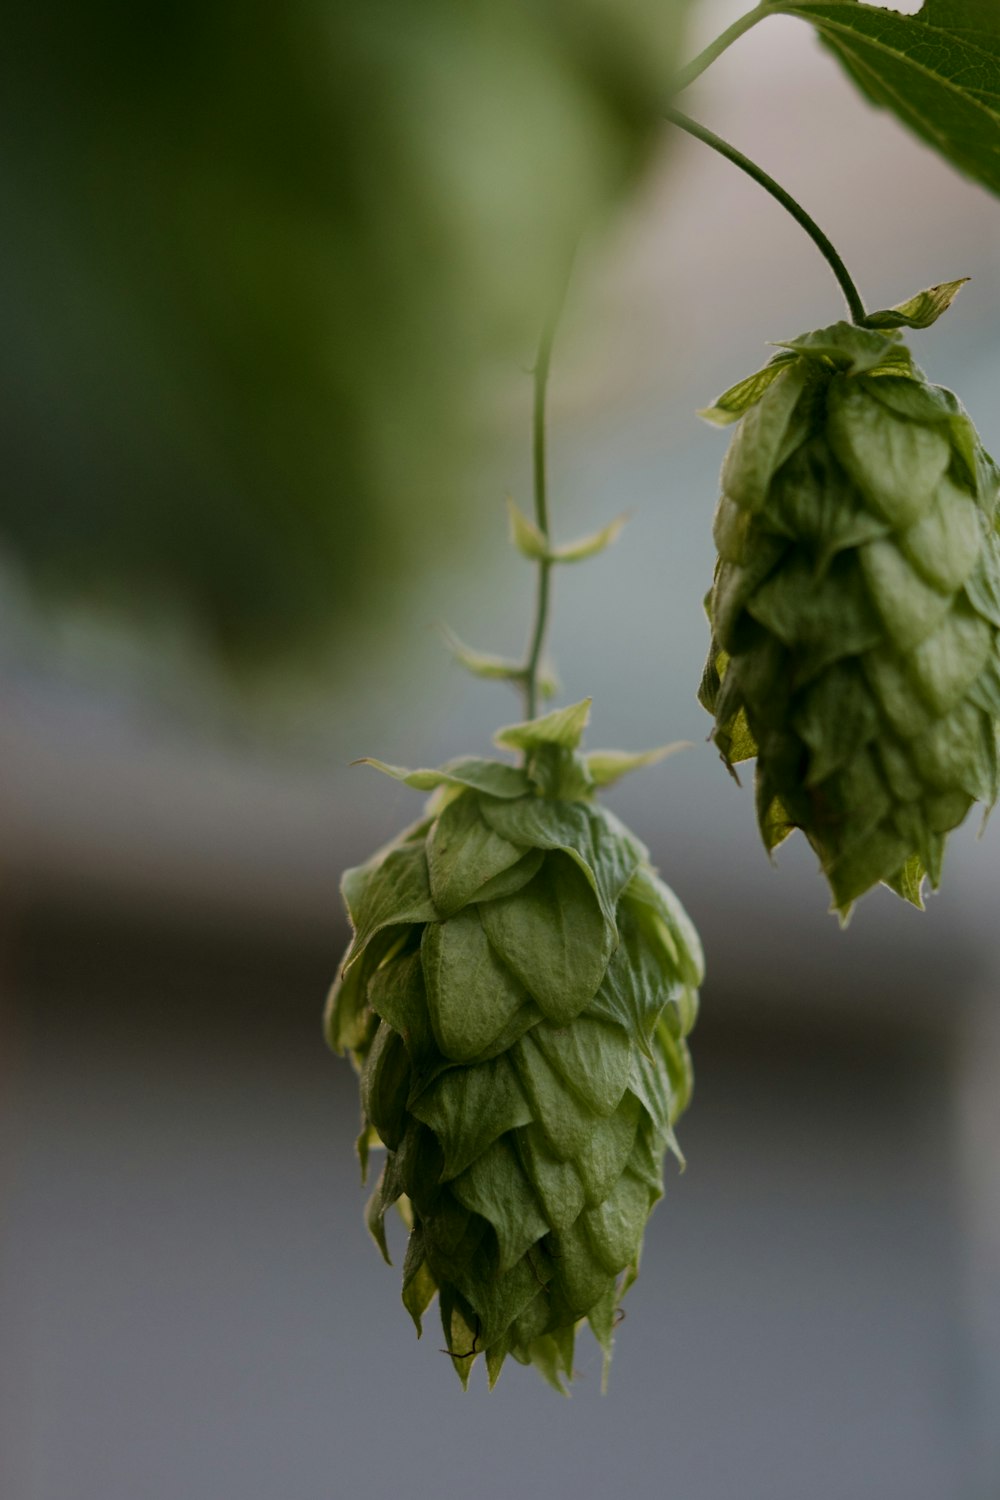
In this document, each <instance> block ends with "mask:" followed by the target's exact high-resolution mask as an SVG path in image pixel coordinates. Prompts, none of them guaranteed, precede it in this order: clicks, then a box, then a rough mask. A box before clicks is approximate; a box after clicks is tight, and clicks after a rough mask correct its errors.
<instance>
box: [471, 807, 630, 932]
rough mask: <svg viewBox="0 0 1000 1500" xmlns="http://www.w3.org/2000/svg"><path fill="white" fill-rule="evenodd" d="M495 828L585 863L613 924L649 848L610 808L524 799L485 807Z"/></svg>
mask: <svg viewBox="0 0 1000 1500" xmlns="http://www.w3.org/2000/svg"><path fill="white" fill-rule="evenodd" d="M483 816H484V818H485V819H486V821H487V822H488V823H489V825H490V827H491V828H495V829H496V831H497V832H498V833H500V834H502V835H503V837H504V838H508V839H510V840H511V842H512V843H525V844H530V845H533V846H534V847H536V848H541V849H553V850H556V849H561V850H562V851H563V853H565V854H568V855H569V856H570V858H571V859H573V860H575V861H576V863H577V864H578V865H579V866H580V869H581V870H582V872H583V874H584V876H585V877H586V879H587V880H588V882H589V883H590V885H591V886H592V888H593V890H594V892H595V893H596V895H597V897H598V900H599V901H600V903H601V909H602V910H603V912H604V916H605V920H606V921H607V922H608V923H609V925H610V926H611V927H612V928H614V924H615V910H616V907H617V905H618V897H619V895H620V894H621V892H622V890H623V889H624V887H625V885H626V884H627V883H628V881H629V879H630V878H631V875H632V872H633V871H634V870H635V869H637V867H638V866H639V864H640V862H641V861H642V860H643V859H644V858H645V857H646V854H647V851H646V849H645V848H644V846H643V845H642V844H641V843H640V842H639V840H638V839H637V838H635V836H634V835H633V834H631V833H630V832H629V830H628V829H627V828H626V827H625V826H624V824H623V823H621V822H620V821H619V820H618V819H617V818H616V817H615V816H614V814H613V813H610V812H608V810H607V809H606V808H602V807H594V806H592V805H589V804H585V803H582V802H557V801H550V800H549V799H547V798H542V797H525V798H522V799H521V800H520V801H518V802H509V803H497V802H495V803H488V804H484V805H483Z"/></svg>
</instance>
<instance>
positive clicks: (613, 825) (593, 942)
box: [326, 702, 702, 1390]
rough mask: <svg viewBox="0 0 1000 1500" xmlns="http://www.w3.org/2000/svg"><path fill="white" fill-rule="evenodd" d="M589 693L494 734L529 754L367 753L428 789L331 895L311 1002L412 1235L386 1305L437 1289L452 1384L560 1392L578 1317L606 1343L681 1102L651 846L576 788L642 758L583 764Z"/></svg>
mask: <svg viewBox="0 0 1000 1500" xmlns="http://www.w3.org/2000/svg"><path fill="white" fill-rule="evenodd" d="M588 707H589V703H588V702H584V703H582V704H577V705H574V706H573V707H571V708H568V709H561V710H557V711H556V712H555V713H551V714H548V715H546V716H545V717H544V718H540V719H534V720H531V721H529V722H527V723H524V724H518V725H514V726H512V727H511V728H510V729H508V730H504V731H501V733H500V734H499V735H498V736H497V743H498V744H501V745H503V746H504V747H506V748H510V749H519V750H521V751H523V752H524V757H525V761H526V765H525V767H524V768H523V769H521V768H518V767H515V766H513V765H510V764H506V763H502V762H500V761H496V760H473V759H464V760H458V761H453V762H451V763H449V764H448V765H447V766H445V767H443V768H442V769H441V770H438V771H414V772H406V771H402V770H400V769H399V768H396V767H391V766H390V767H387V766H383V765H381V764H380V763H378V762H375V763H374V764H376V765H378V766H379V769H381V770H384V771H387V772H388V773H389V774H390V775H394V776H396V777H397V778H398V779H400V780H405V781H406V782H408V783H409V784H410V785H412V786H415V787H417V788H419V789H423V790H432V789H435V788H436V789H437V790H436V791H435V795H434V796H433V797H432V798H431V802H430V804H429V807H428V812H427V816H426V817H425V818H424V819H423V820H422V821H421V822H419V823H417V824H416V825H415V826H414V827H412V828H411V829H409V830H408V831H406V832H405V833H403V834H402V835H401V836H400V837H399V838H398V839H396V840H395V841H394V842H393V843H391V844H390V845H388V846H387V847H386V848H385V849H383V850H381V851H380V852H379V853H378V854H376V855H375V857H374V858H373V859H372V860H370V861H369V862H368V863H367V864H365V865H362V866H360V867H359V868H357V869H353V870H348V871H347V873H346V874H345V876H344V880H343V893H344V897H345V900H346V903H347V907H348V911H349V913H350V917H351V921H352V924H353V927H354V938H353V941H352V943H351V945H350V947H349V949H348V951H347V954H346V956H345V958H344V961H343V965H342V968H341V971H340V975H339V977H338V979H337V981H336V982H335V984H334V986H333V989H332V991H331V994H330V999H329V1002H328V1006H327V1015H326V1028H327V1037H328V1040H329V1042H330V1045H331V1046H332V1047H333V1048H334V1050H335V1051H337V1052H339V1053H345V1052H348V1053H350V1055H351V1057H352V1059H353V1061H354V1063H355V1065H356V1067H357V1069H358V1071H359V1072H360V1075H361V1104H362V1132H361V1136H360V1139H359V1143H358V1145H359V1154H360V1156H361V1160H362V1169H363V1170H365V1169H366V1167H367V1159H368V1153H369V1150H370V1149H371V1148H372V1147H373V1146H379V1145H381V1146H384V1147H385V1149H386V1156H385V1165H384V1167H383V1170H382V1173H381V1176H380V1178H379V1180H378V1185H377V1186H376V1188H375V1191H374V1194H373V1196H372V1198H371V1200H370V1202H369V1205H368V1210H367V1222H368V1226H369V1228H370V1230H371V1232H372V1234H373V1235H374V1237H375V1239H376V1241H377V1242H378V1244H379V1246H380V1247H381V1249H382V1253H383V1254H384V1255H385V1257H386V1259H387V1260H388V1258H389V1257H388V1250H387V1246H386V1233H385V1226H384V1218H385V1214H386V1211H387V1210H388V1209H389V1208H390V1207H391V1206H392V1205H393V1204H398V1205H399V1206H400V1208H401V1209H402V1212H403V1217H404V1219H405V1220H406V1222H407V1223H408V1225H409V1228H410V1236H409V1242H408V1246H407V1251H406V1259H405V1264H404V1267H403V1302H404V1304H405V1305H406V1307H407V1309H408V1310H409V1312H410V1314H411V1316H412V1317H413V1319H414V1322H415V1323H416V1326H417V1331H418V1333H419V1332H420V1327H421V1317H422V1315H423V1313H424V1312H425V1311H426V1309H427V1307H428V1305H429V1303H430V1302H431V1300H432V1298H433V1297H434V1295H435V1293H436V1294H437V1296H438V1299H439V1303H440V1312H441V1319H442V1323H443V1326H444V1337H445V1342H446V1344H447V1351H448V1352H449V1353H450V1355H451V1357H452V1360H453V1362H454V1365H455V1368H456V1370H457V1372H458V1374H459V1375H460V1377H461V1380H462V1383H463V1385H464V1384H466V1383H467V1381H468V1377H469V1370H470V1367H471V1366H472V1364H473V1362H474V1360H475V1358H476V1356H477V1355H478V1354H480V1353H482V1354H483V1355H484V1356H485V1359H486V1365H487V1369H488V1374H489V1381H490V1385H491V1386H492V1385H493V1383H494V1382H495V1381H496V1379H497V1376H498V1375H499V1373H500V1369H501V1366H502V1365H503V1362H504V1360H505V1358H506V1357H507V1355H508V1354H510V1355H513V1356H514V1358H515V1359H517V1360H519V1361H520V1362H521V1363H522V1364H534V1365H536V1366H537V1367H538V1369H539V1370H540V1371H541V1373H542V1374H543V1375H544V1376H545V1378H546V1379H547V1380H548V1381H549V1382H550V1383H551V1384H552V1385H554V1386H555V1387H556V1388H557V1389H558V1390H563V1389H564V1386H563V1380H564V1379H569V1378H571V1376H572V1372H573V1348H574V1337H575V1333H576V1329H577V1325H578V1324H579V1323H580V1321H581V1320H582V1319H586V1320H587V1321H588V1322H589V1324H590V1327H591V1329H592V1330H593V1332H594V1334H595V1335H596V1337H597V1339H598V1341H599V1343H600V1344H601V1346H602V1348H603V1350H604V1352H605V1356H606V1358H607V1357H610V1352H611V1342H612V1331H613V1328H614V1325H615V1323H616V1321H617V1315H618V1305H619V1301H620V1298H621V1296H622V1293H623V1291H624V1290H625V1289H626V1287H627V1286H628V1285H630V1284H631V1282H632V1280H633V1279H634V1278H635V1275H636V1273H637V1270H638V1265H639V1252H640V1247H641V1244H642V1237H643V1231H644V1229H645V1226H646V1221H647V1219H648V1217H649V1214H650V1211H651V1210H652V1208H653V1205H654V1204H655V1203H656V1201H657V1199H658V1198H660V1196H661V1195H662V1192H663V1160H664V1154H665V1151H666V1150H667V1149H668V1148H669V1149H672V1150H674V1151H675V1152H676V1151H677V1146H676V1142H675V1139H674V1134H673V1125H674V1122H675V1120H676V1119H677V1117H678V1115H679V1114H680V1112H681V1110H682V1109H683V1108H684V1107H685V1105H686V1104H687V1102H688V1099H689V1098H690V1094H691V1085H692V1076H691V1066H690V1060H689V1057H688V1051H687V1047H686V1044H685V1041H684V1038H685V1036H686V1035H687V1033H688V1031H689V1030H690V1028H691V1026H692V1025H693V1023H694V1019H695V1014H696V1009H697V986H698V984H699V983H700V980H701V977H702V955H701V947H700V944H699V941H698V936H697V933H696V932H695V931H694V928H693V927H692V925H691V922H690V920H689V919H688V917H687V916H686V914H685V913H684V911H683V909H682V908H681V906H680V904H679V902H678V901H677V899H676V897H675V896H674V895H673V894H672V892H671V891H670V890H668V888H667V887H666V886H665V885H664V884H663V883H662V881H660V880H659V879H658V878H657V876H656V874H655V872H654V870H653V868H652V866H651V865H650V863H649V856H648V853H647V851H646V850H645V848H644V847H643V845H642V844H640V843H639V841H638V840H637V839H636V838H634V837H633V835H632V834H631V833H630V832H629V831H628V829H627V828H625V827H624V825H623V824H622V823H621V822H619V820H618V819H617V818H616V817H615V816H614V815H613V814H611V813H609V812H607V811H606V810H605V809H604V808H602V807H599V806H598V805H597V804H596V803H595V802H594V800H593V794H594V791H595V788H596V787H597V786H598V785H603V784H607V783H608V782H610V781H611V780H614V779H616V778H617V777H618V776H619V775H621V774H622V773H623V772H624V771H627V770H629V769H632V768H634V767H635V766H638V765H640V764H644V763H647V762H648V761H649V760H650V759H651V758H653V757H652V756H651V755H648V754H647V755H645V756H642V755H637V756H634V757H630V756H627V755H624V754H622V753H621V752H616V751H610V752H594V753H593V754H591V755H589V756H586V755H583V754H581V753H580V752H579V750H578V745H579V741H580V737H581V734H582V731H583V727H584V724H585V722H586V718H587V711H588Z"/></svg>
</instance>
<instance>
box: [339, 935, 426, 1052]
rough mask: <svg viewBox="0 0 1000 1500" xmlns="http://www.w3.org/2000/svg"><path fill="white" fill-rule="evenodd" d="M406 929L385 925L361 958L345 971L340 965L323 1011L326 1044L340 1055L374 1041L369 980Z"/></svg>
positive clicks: (355, 1050)
mask: <svg viewBox="0 0 1000 1500" xmlns="http://www.w3.org/2000/svg"><path fill="white" fill-rule="evenodd" d="M405 931H406V929H404V930H403V932H400V931H399V930H398V929H395V928H383V929H382V931H381V932H380V933H379V935H378V937H377V938H376V939H375V940H374V941H373V942H370V943H369V944H368V946H367V948H366V949H365V952H364V955H363V957H362V959H361V961H360V962H359V963H356V964H352V965H351V967H350V969H348V971H347V972H346V973H344V972H343V969H341V971H340V972H339V973H338V975H337V978H336V979H335V980H334V982H333V984H332V985H331V987H330V993H329V995H328V996H327V1000H326V1009H325V1011H324V1013H323V1034H324V1036H325V1037H326V1041H327V1045H328V1046H329V1047H330V1048H332V1050H333V1051H334V1052H336V1053H338V1054H339V1055H340V1056H341V1057H342V1056H343V1055H344V1053H345V1052H357V1051H358V1049H359V1048H361V1047H363V1046H364V1045H365V1043H366V1042H370V1041H371V1035H372V1033H373V1031H374V1027H375V1022H374V1020H373V1018H372V1013H371V1008H370V1006H369V1004H368V983H369V980H370V979H371V977H372V975H373V974H374V973H375V971H376V970H377V969H378V966H379V964H381V963H382V961H383V959H384V958H386V956H387V955H388V954H389V953H390V952H391V951H392V949H393V948H394V947H395V946H396V945H397V944H399V943H402V942H403V940H404V937H405Z"/></svg>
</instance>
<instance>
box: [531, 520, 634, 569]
mask: <svg viewBox="0 0 1000 1500" xmlns="http://www.w3.org/2000/svg"><path fill="white" fill-rule="evenodd" d="M629 520H630V517H629V516H627V515H624V516H616V518H615V519H614V520H613V521H609V522H608V524H607V526H602V527H601V529H600V530H599V531H592V532H590V533H589V534H588V535H587V536H580V537H577V539H576V541H574V542H565V543H564V544H563V545H562V546H561V547H553V548H552V549H551V550H550V552H549V554H548V558H549V561H550V562H554V563H575V562H584V561H585V560H586V559H587V558H588V557H596V556H597V555H598V553H600V552H604V551H605V549H606V548H608V547H610V546H611V544H612V542H616V541H617V540H618V538H619V537H620V536H621V534H622V531H623V530H624V529H625V526H626V525H627V523H628V521H629Z"/></svg>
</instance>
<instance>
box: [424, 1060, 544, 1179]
mask: <svg viewBox="0 0 1000 1500" xmlns="http://www.w3.org/2000/svg"><path fill="white" fill-rule="evenodd" d="M410 1107H411V1109H412V1112H413V1113H414V1114H415V1115H416V1117H417V1119H418V1120H422V1121H423V1122H424V1124H425V1125H429V1126H430V1128H431V1129H432V1130H433V1132H434V1134H435V1135H436V1136H437V1138H438V1140H439V1141H440V1142H441V1149H442V1150H443V1152H444V1171H443V1172H442V1174H441V1181H442V1182H447V1181H448V1179H449V1178H451V1177H457V1176H458V1175H459V1173H460V1172H464V1171H465V1169H466V1168H467V1167H470V1166H471V1165H472V1163H473V1162H474V1161H475V1160H476V1159H477V1158H478V1157H480V1156H482V1154H483V1152H484V1151H485V1150H486V1149H487V1147H489V1146H492V1144H493V1142H494V1141H495V1140H497V1139H499V1137H500V1136H502V1135H504V1134H506V1132H507V1131H508V1130H516V1129H518V1128H519V1127H520V1126H521V1125H529V1124H530V1123H531V1110H530V1108H529V1106H528V1101H527V1099H526V1098H525V1097H524V1092H523V1090H522V1088H521V1085H520V1084H519V1082H518V1079H517V1074H516V1073H515V1071H514V1068H513V1066H512V1064H511V1061H510V1058H509V1056H507V1055H502V1056H500V1057H495V1058H493V1060H492V1061H491V1062H487V1063H479V1064H478V1065H477V1066H476V1067H469V1068H452V1069H451V1070H450V1071H449V1072H447V1073H443V1074H442V1075H441V1077H440V1078H438V1079H437V1080H436V1081H435V1082H434V1083H432V1084H431V1086H430V1088H428V1089H426V1090H425V1091H424V1093H423V1094H421V1096H420V1098H419V1099H416V1100H414V1102H413V1103H412V1105H411V1106H410Z"/></svg>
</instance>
